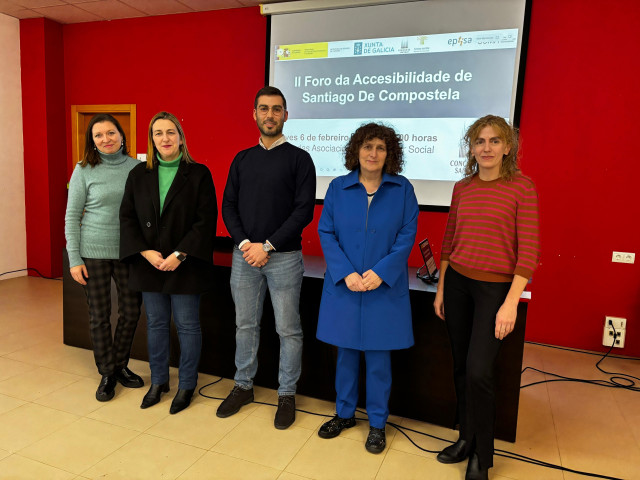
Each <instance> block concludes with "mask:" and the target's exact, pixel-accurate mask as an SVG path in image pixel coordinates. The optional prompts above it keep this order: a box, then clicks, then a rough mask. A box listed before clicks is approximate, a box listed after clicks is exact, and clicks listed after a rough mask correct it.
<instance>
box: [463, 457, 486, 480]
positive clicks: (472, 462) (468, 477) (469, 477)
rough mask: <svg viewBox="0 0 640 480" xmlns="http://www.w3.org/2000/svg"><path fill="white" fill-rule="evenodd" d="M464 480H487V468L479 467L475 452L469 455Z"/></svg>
mask: <svg viewBox="0 0 640 480" xmlns="http://www.w3.org/2000/svg"><path fill="white" fill-rule="evenodd" d="M464 480H489V469H488V468H480V460H479V459H478V454H477V453H474V454H473V455H471V456H470V457H469V463H467V473H466V474H465V476H464Z"/></svg>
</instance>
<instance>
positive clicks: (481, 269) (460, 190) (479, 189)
mask: <svg viewBox="0 0 640 480" xmlns="http://www.w3.org/2000/svg"><path fill="white" fill-rule="evenodd" d="M539 256H540V240H539V235H538V194H537V193H536V187H535V185H534V184H533V181H532V180H531V179H530V178H529V177H525V176H524V175H521V174H516V175H515V176H514V177H513V180H511V181H510V182H508V181H505V180H503V179H501V178H498V179H496V180H492V181H489V182H486V181H484V180H480V178H479V177H478V175H477V174H476V175H474V176H473V177H472V178H471V179H470V180H468V179H465V180H461V181H459V182H458V183H456V185H455V187H454V188H453V196H452V198H451V209H450V211H449V219H448V221H447V229H446V231H445V234H444V241H443V244H442V255H441V259H442V260H448V261H449V264H450V265H451V266H452V267H453V268H454V269H455V270H456V271H457V272H458V273H461V274H462V275H465V276H467V277H469V278H472V279H474V280H481V281H486V282H511V281H512V280H513V276H514V275H520V276H522V277H525V278H530V277H531V275H532V274H533V271H534V270H535V268H536V266H537V265H538V259H539Z"/></svg>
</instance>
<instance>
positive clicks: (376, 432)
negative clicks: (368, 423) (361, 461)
mask: <svg viewBox="0 0 640 480" xmlns="http://www.w3.org/2000/svg"><path fill="white" fill-rule="evenodd" d="M386 446H387V439H386V436H385V433H384V428H376V427H369V436H368V437H367V443H365V444H364V448H366V449H367V452H369V453H380V452H382V451H383V450H384V448H385V447H386Z"/></svg>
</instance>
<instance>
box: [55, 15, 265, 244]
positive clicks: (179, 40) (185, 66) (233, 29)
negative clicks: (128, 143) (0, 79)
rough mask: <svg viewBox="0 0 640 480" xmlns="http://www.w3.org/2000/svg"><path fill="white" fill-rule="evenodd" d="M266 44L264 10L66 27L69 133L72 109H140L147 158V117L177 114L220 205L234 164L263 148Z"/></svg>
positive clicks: (140, 142)
mask: <svg viewBox="0 0 640 480" xmlns="http://www.w3.org/2000/svg"><path fill="white" fill-rule="evenodd" d="M265 36H266V22H265V19H264V18H263V17H262V16H261V15H260V12H259V9H258V8H241V9H232V10H218V11H211V12H202V13H190V14H182V15H165V16H158V17H149V18H141V19H137V18H136V19H128V20H115V21H110V22H93V23H79V24H73V25H65V26H64V69H65V79H66V82H65V97H66V111H67V121H66V124H67V125H70V122H71V117H70V108H71V105H86V104H116V103H135V104H136V115H137V150H138V152H137V153H146V151H147V130H148V127H149V120H151V117H153V115H155V114H156V113H157V112H159V111H161V110H166V111H168V112H171V113H173V114H174V115H176V116H177V117H178V119H180V122H181V123H182V126H183V128H184V131H185V137H186V139H187V142H188V146H189V151H190V152H191V154H192V155H193V157H194V158H195V159H196V160H197V161H198V162H200V163H204V164H206V165H207V166H208V167H209V168H210V169H211V171H212V173H213V177H214V178H213V179H214V183H215V186H216V190H217V191H216V193H217V196H218V199H219V202H218V203H219V204H220V199H221V198H222V192H223V190H224V185H225V182H226V178H227V172H228V170H229V166H230V165H231V161H232V160H233V157H234V155H235V154H236V153H237V152H238V151H239V150H241V149H243V148H247V147H250V146H252V145H255V144H256V142H257V141H258V135H259V133H258V131H257V129H256V128H255V122H254V121H253V117H252V112H253V99H254V95H255V93H256V92H257V91H258V89H259V88H261V87H262V86H263V85H264V70H265V61H264V58H265V53H264V52H265V38H266V37H265ZM101 70H104V73H103V72H101ZM67 138H68V140H69V142H68V149H67V150H68V168H69V170H70V168H71V132H70V131H69V132H67ZM131 154H132V155H133V156H135V154H134V152H131ZM68 173H69V176H71V171H69V172H68ZM226 234H227V232H226V230H225V229H224V224H223V223H222V219H220V221H219V222H218V235H226Z"/></svg>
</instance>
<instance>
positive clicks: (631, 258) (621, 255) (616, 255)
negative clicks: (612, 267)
mask: <svg viewBox="0 0 640 480" xmlns="http://www.w3.org/2000/svg"><path fill="white" fill-rule="evenodd" d="M611 261H612V262H613V263H632V264H633V263H635V261H636V254H635V253H633V252H613V254H612V255H611Z"/></svg>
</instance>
